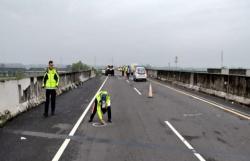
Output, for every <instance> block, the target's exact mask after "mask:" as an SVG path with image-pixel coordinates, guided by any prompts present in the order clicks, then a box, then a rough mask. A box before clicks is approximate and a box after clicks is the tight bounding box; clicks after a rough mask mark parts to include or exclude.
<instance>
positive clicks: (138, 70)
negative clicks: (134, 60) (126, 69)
mask: <svg viewBox="0 0 250 161" xmlns="http://www.w3.org/2000/svg"><path fill="white" fill-rule="evenodd" d="M133 78H134V81H137V80H144V81H147V72H146V69H145V68H144V67H140V66H137V67H135V72H134V75H133Z"/></svg>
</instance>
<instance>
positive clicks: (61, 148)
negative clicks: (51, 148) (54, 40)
mask: <svg viewBox="0 0 250 161" xmlns="http://www.w3.org/2000/svg"><path fill="white" fill-rule="evenodd" d="M107 80H108V77H107V78H106V79H105V80H104V82H103V83H102V85H101V87H100V88H99V90H98V91H97V92H96V94H95V96H96V95H97V93H98V92H99V91H100V90H101V89H102V88H103V86H104V84H105V83H106V81H107ZM95 96H94V97H93V98H92V100H91V101H90V103H89V105H88V106H87V108H86V109H85V111H84V112H83V113H82V115H81V117H80V118H79V119H78V121H77V122H76V124H75V126H74V127H73V129H72V130H71V132H70V133H69V136H74V134H75V132H76V130H77V129H78V127H79V126H80V124H81V122H82V121H83V119H84V117H85V116H86V114H87V112H88V111H89V109H90V107H91V105H92V104H93V102H94V100H95ZM69 142H70V139H65V140H64V142H63V144H62V145H61V147H60V148H59V150H58V151H57V153H56V155H55V156H54V158H53V159H52V161H58V160H59V159H60V158H61V156H62V154H63V152H64V150H65V149H66V148H67V146H68V144H69Z"/></svg>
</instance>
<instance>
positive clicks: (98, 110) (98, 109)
mask: <svg viewBox="0 0 250 161" xmlns="http://www.w3.org/2000/svg"><path fill="white" fill-rule="evenodd" d="M97 114H98V118H99V120H100V121H101V122H102V121H103V117H102V110H101V106H100V105H98V104H97Z"/></svg>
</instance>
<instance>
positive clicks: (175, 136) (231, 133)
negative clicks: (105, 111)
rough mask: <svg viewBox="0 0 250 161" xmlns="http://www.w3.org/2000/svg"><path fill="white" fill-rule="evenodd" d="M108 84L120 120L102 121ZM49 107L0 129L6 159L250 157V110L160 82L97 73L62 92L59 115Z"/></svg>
mask: <svg viewBox="0 0 250 161" xmlns="http://www.w3.org/2000/svg"><path fill="white" fill-rule="evenodd" d="M149 83H151V84H152V89H153V98H148V97H147V96H148V90H149ZM100 87H101V88H102V89H105V90H107V91H108V92H109V93H110V95H111V101H112V103H111V106H112V121H113V122H112V123H111V124H108V125H107V126H105V127H94V126H93V125H92V123H89V122H88V119H89V116H90V113H91V109H90V107H91V106H90V105H91V104H90V102H91V101H92V100H93V97H94V95H95V94H96V92H97V91H98V90H99V89H101V88H100ZM194 95H195V96H194ZM196 96H198V97H196ZM201 98H202V99H201ZM219 107H223V108H226V109H222V108H219ZM43 108H44V104H41V105H39V106H38V107H36V108H34V109H32V110H30V111H28V112H26V113H23V114H21V115H20V116H18V117H17V118H15V119H13V120H12V121H10V122H8V123H7V124H6V126H4V127H3V128H1V129H0V142H1V146H0V160H1V161H52V160H53V161H57V160H60V161H250V121H249V119H248V118H249V110H248V109H246V108H245V109H244V108H242V107H241V106H240V105H237V104H231V103H230V102H226V101H225V100H222V99H218V98H215V97H212V96H208V95H205V94H199V93H196V92H193V91H188V90H184V89H179V88H177V87H171V86H170V85H165V84H162V83H159V82H156V81H151V80H150V81H147V82H134V81H132V80H127V79H126V78H124V77H121V76H119V75H117V76H115V77H108V78H106V77H97V78H93V79H91V80H89V81H87V82H86V83H84V85H83V86H81V87H79V88H78V89H74V90H72V91H70V92H67V93H65V94H63V95H61V96H58V97H57V107H56V115H55V116H49V117H48V118H43V117H42V114H43V110H44V109H43ZM227 109H229V111H227ZM234 110H240V111H239V112H238V111H236V112H235V111H234ZM104 118H105V119H107V116H106V115H105V117H104ZM94 122H98V118H97V115H96V116H95V118H94Z"/></svg>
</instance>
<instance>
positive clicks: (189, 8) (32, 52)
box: [0, 0, 250, 68]
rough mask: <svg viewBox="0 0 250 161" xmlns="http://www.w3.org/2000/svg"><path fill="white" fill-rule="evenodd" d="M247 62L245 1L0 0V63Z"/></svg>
mask: <svg viewBox="0 0 250 161" xmlns="http://www.w3.org/2000/svg"><path fill="white" fill-rule="evenodd" d="M222 50H223V53H224V54H223V55H224V65H226V66H230V67H248V68H249V67H250V1H249V0H0V62H5V63H6V62H20V63H24V64H38V63H39V64H46V63H47V62H48V60H49V59H53V60H54V61H55V63H63V64H70V63H72V62H75V61H77V60H82V61H83V62H85V63H88V64H94V60H95V59H94V58H95V57H96V63H97V64H107V63H111V62H112V59H113V61H114V63H115V64H130V63H139V64H151V65H156V66H168V63H169V62H170V63H171V65H174V57H175V56H178V58H179V62H178V64H179V66H182V67H220V65H221V52H222Z"/></svg>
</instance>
